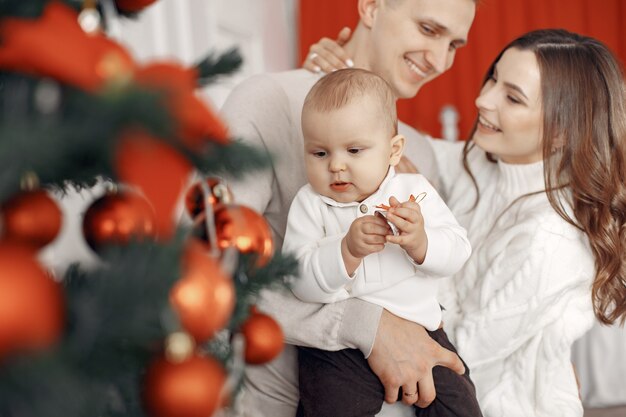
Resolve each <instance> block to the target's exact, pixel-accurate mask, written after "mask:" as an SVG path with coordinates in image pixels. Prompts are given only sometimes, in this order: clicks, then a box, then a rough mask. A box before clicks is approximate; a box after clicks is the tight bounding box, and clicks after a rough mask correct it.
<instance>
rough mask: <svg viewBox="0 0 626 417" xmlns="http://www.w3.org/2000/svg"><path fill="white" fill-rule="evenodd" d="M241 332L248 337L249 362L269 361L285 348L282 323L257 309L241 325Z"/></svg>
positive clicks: (246, 357) (247, 355)
mask: <svg viewBox="0 0 626 417" xmlns="http://www.w3.org/2000/svg"><path fill="white" fill-rule="evenodd" d="M241 333H242V334H243V336H244V337H245V339H246V351H245V359H246V362H247V363H251V364H260V363H265V362H269V361H271V360H272V359H274V358H275V357H276V356H278V355H279V354H280V352H281V351H282V350H283V345H284V336H283V331H282V329H281V328H280V325H279V324H278V323H276V321H275V320H274V319H273V318H271V317H270V316H268V315H267V314H263V313H259V312H257V311H256V310H255V309H253V311H252V313H251V314H250V317H248V320H246V321H245V323H244V324H243V325H242V326H241Z"/></svg>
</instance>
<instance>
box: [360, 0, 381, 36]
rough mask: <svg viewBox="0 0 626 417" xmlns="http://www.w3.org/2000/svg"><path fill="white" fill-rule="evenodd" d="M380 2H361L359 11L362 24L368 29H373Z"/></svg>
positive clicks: (372, 0) (370, 0)
mask: <svg viewBox="0 0 626 417" xmlns="http://www.w3.org/2000/svg"><path fill="white" fill-rule="evenodd" d="M379 1H380V0H359V4H358V9H359V17H360V19H361V22H363V24H364V25H365V27H366V28H368V29H369V28H371V27H372V25H373V24H374V20H376V11H377V10H378V3H379Z"/></svg>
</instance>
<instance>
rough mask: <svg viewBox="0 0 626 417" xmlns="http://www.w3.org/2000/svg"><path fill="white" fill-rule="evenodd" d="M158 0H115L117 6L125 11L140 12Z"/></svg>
mask: <svg viewBox="0 0 626 417" xmlns="http://www.w3.org/2000/svg"><path fill="white" fill-rule="evenodd" d="M155 2H156V0H115V4H117V7H118V8H119V9H120V10H122V11H124V12H131V13H133V12H138V11H140V10H141V9H144V8H146V7H148V6H150V5H151V4H152V3H155Z"/></svg>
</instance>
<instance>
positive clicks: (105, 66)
mask: <svg viewBox="0 0 626 417" xmlns="http://www.w3.org/2000/svg"><path fill="white" fill-rule="evenodd" d="M0 38H1V39H2V43H0V68H4V69H8V70H11V71H19V72H24V73H28V74H33V75H37V76H47V77H51V78H55V79H56V80H58V81H61V82H64V83H67V84H70V85H74V86H77V87H80V88H83V89H85V90H89V91H93V90H97V89H99V88H100V87H102V85H103V84H104V83H105V82H107V81H109V80H111V79H114V78H118V77H119V78H130V75H132V73H133V71H134V68H135V64H134V62H133V59H132V58H131V56H130V55H129V54H128V52H126V50H125V49H124V48H123V47H122V46H120V45H119V44H117V43H115V42H113V41H112V40H110V39H108V38H107V37H105V36H103V35H99V34H98V35H94V34H91V35H88V34H87V33H85V32H84V31H83V30H82V29H81V27H80V25H79V23H78V14H77V12H76V11H75V10H73V9H72V8H70V7H68V6H67V5H65V4H63V3H61V2H58V1H54V2H50V3H49V4H48V5H47V6H46V8H45V9H44V12H43V15H42V16H41V17H40V18H38V19H22V18H6V19H2V20H1V21H0Z"/></svg>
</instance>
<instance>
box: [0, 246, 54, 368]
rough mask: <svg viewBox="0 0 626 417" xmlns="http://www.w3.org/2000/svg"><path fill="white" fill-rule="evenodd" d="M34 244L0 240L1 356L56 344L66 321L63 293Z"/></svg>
mask: <svg viewBox="0 0 626 417" xmlns="http://www.w3.org/2000/svg"><path fill="white" fill-rule="evenodd" d="M34 256H35V252H34V250H33V249H32V248H28V247H24V246H20V245H13V244H9V243H7V242H5V243H1V244H0V358H2V357H3V356H4V355H5V354H7V353H10V352H13V351H16V350H30V349H41V348H45V347H48V346H50V345H51V344H53V343H54V342H55V341H56V340H58V338H59V337H60V335H61V332H62V330H63V324H64V306H63V296H62V292H61V289H60V287H59V285H58V284H57V283H56V282H54V281H53V280H51V279H50V278H49V277H48V275H47V274H46V273H45V272H44V270H43V269H42V268H41V266H40V265H39V263H37V261H36V260H35V257H34Z"/></svg>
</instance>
